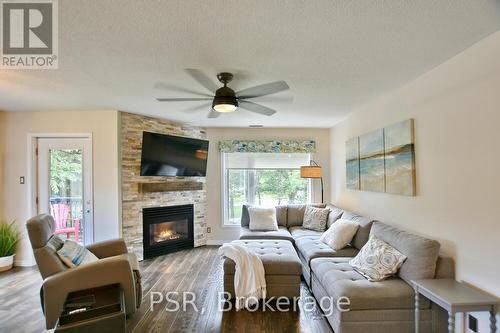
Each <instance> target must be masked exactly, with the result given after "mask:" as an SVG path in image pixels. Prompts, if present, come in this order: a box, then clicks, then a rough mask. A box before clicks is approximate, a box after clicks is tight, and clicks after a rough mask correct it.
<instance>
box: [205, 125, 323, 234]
mask: <svg viewBox="0 0 500 333" xmlns="http://www.w3.org/2000/svg"><path fill="white" fill-rule="evenodd" d="M207 137H208V139H209V140H210V148H209V154H208V166H207V189H208V190H207V226H208V227H211V228H212V233H210V234H207V238H208V242H209V243H216V242H218V241H222V240H232V239H237V238H238V236H239V229H238V228H234V227H232V228H231V227H222V218H223V217H222V201H221V200H222V197H221V186H222V185H221V154H220V152H219V150H218V142H219V140H229V139H243V140H254V139H260V140H270V139H314V140H316V145H317V152H316V153H315V154H314V156H313V159H314V160H315V161H316V162H318V164H320V165H321V166H323V179H324V186H325V202H328V201H329V199H330V195H329V194H330V193H329V191H328V189H329V188H330V187H329V186H330V182H329V179H330V175H329V173H330V172H329V170H330V142H329V130H328V129H319V128H314V129H311V128H259V129H253V128H207ZM312 199H313V201H321V191H320V185H319V181H316V180H315V181H313V198H312Z"/></svg>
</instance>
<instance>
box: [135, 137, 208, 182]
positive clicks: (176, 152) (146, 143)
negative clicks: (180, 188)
mask: <svg viewBox="0 0 500 333" xmlns="http://www.w3.org/2000/svg"><path fill="white" fill-rule="evenodd" d="M207 157H208V141H207V140H200V139H192V138H184V137H180V136H174V135H165V134H158V133H151V132H143V135H142V156H141V176H179V177H205V176H206V172H207Z"/></svg>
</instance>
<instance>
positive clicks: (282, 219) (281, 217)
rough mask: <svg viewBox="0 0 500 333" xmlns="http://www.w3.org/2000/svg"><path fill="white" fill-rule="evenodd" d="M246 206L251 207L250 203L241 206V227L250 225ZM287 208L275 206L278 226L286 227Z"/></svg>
mask: <svg viewBox="0 0 500 333" xmlns="http://www.w3.org/2000/svg"><path fill="white" fill-rule="evenodd" d="M248 207H251V205H247V204H245V205H243V206H242V207H241V226H242V227H248V226H249V225H250V215H249V214H248ZM287 209H288V207H287V206H276V220H277V221H278V226H282V227H286V219H287Z"/></svg>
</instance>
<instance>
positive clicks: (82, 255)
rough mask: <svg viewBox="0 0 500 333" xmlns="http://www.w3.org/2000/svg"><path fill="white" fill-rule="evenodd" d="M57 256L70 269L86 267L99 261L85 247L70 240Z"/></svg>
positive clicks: (65, 242)
mask: <svg viewBox="0 0 500 333" xmlns="http://www.w3.org/2000/svg"><path fill="white" fill-rule="evenodd" d="M57 255H58V256H59V258H61V260H62V261H63V262H64V263H65V264H66V266H68V267H76V266H80V265H85V264H88V263H91V262H94V261H98V260H99V258H97V257H96V256H95V255H94V254H93V253H92V252H90V251H89V250H87V249H86V248H85V247H84V246H82V245H80V244H78V243H77V242H75V241H72V240H69V239H68V240H66V241H64V245H63V246H62V248H61V249H59V250H58V251H57Z"/></svg>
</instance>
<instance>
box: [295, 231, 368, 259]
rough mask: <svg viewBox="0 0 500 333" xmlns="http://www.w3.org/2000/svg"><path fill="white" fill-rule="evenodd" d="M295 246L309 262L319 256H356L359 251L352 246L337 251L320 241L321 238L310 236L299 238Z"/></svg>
mask: <svg viewBox="0 0 500 333" xmlns="http://www.w3.org/2000/svg"><path fill="white" fill-rule="evenodd" d="M295 246H296V247H297V250H298V251H299V252H300V255H301V256H302V257H303V258H304V259H305V260H306V261H307V262H310V261H311V260H312V259H314V258H319V257H354V256H356V254H358V252H359V251H358V250H357V249H355V248H353V247H351V246H346V247H345V248H343V249H340V250H338V251H335V250H333V249H332V248H331V247H329V246H328V245H326V244H325V243H323V242H322V241H320V240H319V238H316V239H311V238H309V237H302V238H297V239H296V240H295Z"/></svg>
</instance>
